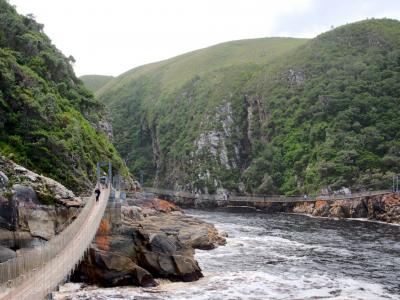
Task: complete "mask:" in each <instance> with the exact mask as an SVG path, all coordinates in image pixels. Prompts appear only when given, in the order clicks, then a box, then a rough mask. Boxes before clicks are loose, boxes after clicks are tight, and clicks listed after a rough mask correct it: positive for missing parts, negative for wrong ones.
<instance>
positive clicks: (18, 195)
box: [12, 184, 40, 206]
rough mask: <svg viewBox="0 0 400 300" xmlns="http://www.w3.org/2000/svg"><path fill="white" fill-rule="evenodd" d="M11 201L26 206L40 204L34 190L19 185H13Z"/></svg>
mask: <svg viewBox="0 0 400 300" xmlns="http://www.w3.org/2000/svg"><path fill="white" fill-rule="evenodd" d="M12 200H13V201H15V202H16V203H19V204H23V205H26V206H29V205H31V206H32V205H37V204H40V202H39V200H38V197H37V194H36V192H35V190H34V189H33V188H32V187H31V186H25V185H21V184H14V185H13V187H12Z"/></svg>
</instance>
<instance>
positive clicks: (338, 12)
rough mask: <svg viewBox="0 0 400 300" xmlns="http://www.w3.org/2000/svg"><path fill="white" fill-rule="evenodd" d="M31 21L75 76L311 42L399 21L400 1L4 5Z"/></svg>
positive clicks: (56, 0)
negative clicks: (278, 41)
mask: <svg viewBox="0 0 400 300" xmlns="http://www.w3.org/2000/svg"><path fill="white" fill-rule="evenodd" d="M9 2H10V3H11V4H12V5H15V6H16V7H17V10H18V12H19V13H21V14H25V15H26V14H33V15H34V16H35V18H36V20H37V21H38V22H39V23H42V24H44V26H45V27H44V31H45V33H46V34H47V35H48V36H49V37H50V38H51V40H52V42H53V43H54V44H55V45H56V46H57V48H59V49H60V50H61V51H62V52H63V53H64V54H65V55H66V56H69V55H72V56H73V57H74V58H75V60H76V63H75V64H74V69H75V72H76V74H77V75H78V76H81V75H87V74H99V75H113V76H117V75H119V74H121V73H123V72H126V71H128V70H130V69H132V68H134V67H137V66H140V65H143V64H147V63H151V62H155V61H159V60H163V59H167V58H170V57H173V56H176V55H179V54H182V53H185V52H189V51H192V50H196V49H200V48H204V47H208V46H211V45H214V44H218V43H222V42H226V41H231V40H238V39H249V38H261V37H270V36H290V37H307V38H312V37H315V36H316V35H318V34H319V33H322V32H324V31H327V30H329V29H330V28H332V26H333V27H337V26H340V25H343V24H346V23H351V22H355V21H359V20H363V19H366V18H383V17H387V18H393V19H398V20H400V0H9Z"/></svg>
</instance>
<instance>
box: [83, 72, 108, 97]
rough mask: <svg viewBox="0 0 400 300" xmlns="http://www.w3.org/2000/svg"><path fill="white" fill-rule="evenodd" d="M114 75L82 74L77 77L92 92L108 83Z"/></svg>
mask: <svg viewBox="0 0 400 300" xmlns="http://www.w3.org/2000/svg"><path fill="white" fill-rule="evenodd" d="M113 78H114V77H113V76H106V75H83V76H81V77H79V79H80V80H82V82H83V84H84V85H85V86H86V87H87V88H88V89H89V90H91V91H92V92H93V93H95V92H97V91H98V90H99V89H101V88H102V87H103V86H105V85H106V84H107V83H109V82H110V81H111V80H112V79H113Z"/></svg>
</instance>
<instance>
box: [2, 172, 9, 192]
mask: <svg viewBox="0 0 400 300" xmlns="http://www.w3.org/2000/svg"><path fill="white" fill-rule="evenodd" d="M8 181H9V180H8V177H7V175H6V174H4V173H3V172H2V171H0V190H3V189H5V188H6V187H7V185H8Z"/></svg>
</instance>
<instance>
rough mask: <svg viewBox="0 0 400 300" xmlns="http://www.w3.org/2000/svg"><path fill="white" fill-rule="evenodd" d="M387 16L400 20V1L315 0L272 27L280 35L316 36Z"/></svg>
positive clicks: (287, 15)
mask: <svg viewBox="0 0 400 300" xmlns="http://www.w3.org/2000/svg"><path fill="white" fill-rule="evenodd" d="M384 17H388V18H394V19H400V1H398V0H380V1H372V0H351V1H349V0H334V1H322V0H313V1H312V3H310V4H309V5H308V6H307V9H306V10H304V11H302V12H297V11H296V12H293V11H291V12H289V13H286V14H282V15H281V16H280V20H279V21H278V22H276V23H275V24H274V26H273V28H272V29H271V30H272V32H274V33H275V34H277V35H280V36H295V37H315V36H316V35H318V34H319V33H322V32H323V31H327V30H329V29H330V28H331V26H334V27H337V26H340V25H344V24H346V23H351V22H355V21H359V20H363V19H367V18H384Z"/></svg>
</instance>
